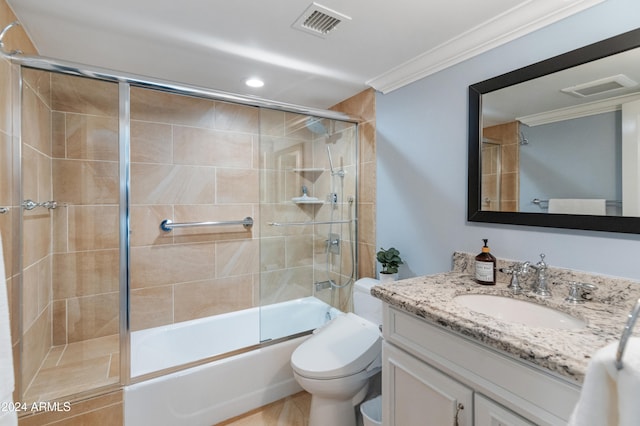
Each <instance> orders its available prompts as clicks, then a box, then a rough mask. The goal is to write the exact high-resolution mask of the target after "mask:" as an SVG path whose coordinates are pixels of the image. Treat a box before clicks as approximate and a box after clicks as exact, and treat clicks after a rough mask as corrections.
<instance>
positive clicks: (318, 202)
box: [291, 200, 324, 204]
mask: <svg viewBox="0 0 640 426" xmlns="http://www.w3.org/2000/svg"><path fill="white" fill-rule="evenodd" d="M291 201H293V203H294V204H324V201H323V200H310V201H305V200H297V201H294V200H291Z"/></svg>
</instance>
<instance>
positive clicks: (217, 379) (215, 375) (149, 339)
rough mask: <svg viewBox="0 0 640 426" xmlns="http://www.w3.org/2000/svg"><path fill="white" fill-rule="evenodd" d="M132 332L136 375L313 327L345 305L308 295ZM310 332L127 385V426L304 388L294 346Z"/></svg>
mask: <svg viewBox="0 0 640 426" xmlns="http://www.w3.org/2000/svg"><path fill="white" fill-rule="evenodd" d="M261 309H262V321H260V309H259V308H252V309H246V310H243V311H238V312H233V313H229V314H223V315H216V316H214V317H209V318H204V319H200V320H194V321H185V322H182V323H178V324H172V325H168V326H163V327H157V328H154V329H149V330H141V331H136V332H133V333H131V377H132V378H135V377H136V376H139V375H142V374H147V373H150V372H153V371H157V370H161V369H165V368H169V367H173V366H177V365H182V364H186V363H189V362H193V361H197V360H199V359H203V358H207V357H211V356H215V355H220V354H224V353H228V352H231V351H234V350H237V349H241V348H245V347H248V346H252V345H256V344H258V343H260V327H261V323H262V329H263V333H262V336H263V340H266V339H277V338H280V337H285V336H291V335H294V334H296V333H299V332H302V331H306V330H312V329H314V328H317V327H319V326H320V325H322V324H324V323H325V322H326V321H327V319H328V318H330V317H335V316H336V315H338V314H339V311H338V310H336V309H334V308H331V306H329V305H327V304H326V303H324V302H322V301H321V300H319V299H316V298H314V297H307V298H303V299H298V300H292V301H288V302H283V303H277V304H273V305H269V306H266V307H263V308H261ZM307 337H308V336H304V337H299V338H296V339H292V340H287V341H285V342H282V343H278V344H274V345H270V346H265V347H262V348H259V349H256V350H253V351H250V352H245V353H242V354H239V355H234V356H231V357H227V358H223V359H220V360H218V361H213V362H210V363H207V364H204V365H200V366H197V367H192V368H189V369H186V370H182V371H178V372H175V373H171V374H167V375H164V376H161V377H157V378H153V379H150V380H146V381H143V382H140V383H136V384H133V385H130V386H126V387H125V391H124V417H125V425H126V426H137V425H141V426H143V425H144V426H146V425H149V424H153V425H158V426H162V425H167V426H174V425H181V426H183V425H194V426H195V425H205V426H211V425H212V424H215V423H218V422H220V421H222V420H225V419H228V418H230V417H233V416H237V415H239V414H242V413H245V412H247V411H250V410H252V409H254V408H257V407H260V406H262V405H265V404H268V403H270V402H273V401H276V400H278V399H281V398H284V397H286V396H288V395H291V394H293V393H295V392H298V391H299V390H301V388H300V387H299V386H298V384H297V383H296V381H295V379H294V378H293V371H292V370H291V367H290V364H289V360H290V358H291V353H292V352H293V351H294V350H295V348H296V347H298V345H299V344H300V343H302V342H303V341H304V340H305V339H306V338H307Z"/></svg>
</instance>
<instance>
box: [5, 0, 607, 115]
mask: <svg viewBox="0 0 640 426" xmlns="http://www.w3.org/2000/svg"><path fill="white" fill-rule="evenodd" d="M7 1H8V3H9V5H10V6H11V8H12V9H13V11H14V12H15V14H16V16H17V17H18V19H19V20H20V22H21V23H22V24H23V26H24V27H25V28H26V30H27V32H28V34H29V35H30V37H31V39H32V40H33V42H34V44H35V46H36V48H37V49H38V51H39V52H40V54H41V55H43V56H48V57H53V58H57V59H63V60H67V61H73V62H79V63H83V64H89V65H93V66H98V67H104V68H109V69H112V70H119V71H125V72H128V73H133V74H139V75H144V76H149V77H153V78H158V79H163V80H170V81H176V82H180V83H186V84H190V85H195V86H202V87H206V88H211V89H216V90H221V91H226V92H231V93H236V94H242V95H250V96H258V97H260V98H264V99H269V100H274V101H278V102H284V103H290V104H297V105H304V106H307V107H313V108H328V107H330V106H332V105H334V104H336V103H338V102H340V101H342V100H344V99H347V98H349V97H351V96H353V95H354V94H357V93H359V92H360V91H362V90H364V89H366V88H367V87H373V88H374V89H376V90H378V91H380V92H382V93H388V92H390V91H392V90H394V89H397V88H399V87H402V86H404V85H406V84H409V83H411V82H413V81H415V80H417V79H420V78H422V77H425V76H427V75H429V74H432V73H435V72H437V71H439V70H442V69H444V68H446V67H448V66H451V65H454V64H456V63H459V62H461V61H464V60H465V59H468V58H470V57H472V56H475V55H477V54H479V53H482V52H484V51H487V50H489V49H491V48H493V47H496V46H498V45H501V44H503V43H506V42H508V41H510V40H513V39H515V38H517V37H520V36H522V35H524V34H527V33H529V32H532V31H534V30H536V29H538V28H541V27H543V26H546V25H549V24H551V23H553V22H556V21H558V20H560V19H563V18H565V17H567V16H570V15H572V14H574V13H577V12H579V11H581V10H584V9H585V8H588V7H591V6H593V5H595V4H597V3H600V2H601V1H604V0H483V1H470V0H423V1H418V0H394V1H393V2H389V1H388V0H349V1H345V0H318V3H320V5H322V6H325V7H327V8H329V10H330V11H335V12H339V14H341V17H340V20H341V22H340V23H339V24H338V25H337V26H336V27H335V29H333V30H332V31H331V32H329V34H327V35H326V36H324V37H321V36H319V35H314V34H310V33H308V32H304V31H301V30H298V29H295V28H293V24H294V22H295V21H296V20H298V18H300V17H301V16H302V15H303V14H304V12H305V10H307V8H308V7H309V6H311V5H312V2H311V1H310V0H304V1H303V0H269V1H264V0H263V1H257V0H233V1H220V0H218V1H216V0H207V1H205V0H182V1H180V2H178V1H175V0H109V1H104V0H101V1H96V0H47V1H42V0H7ZM250 77H258V78H260V79H262V80H264V82H265V85H264V86H263V87H261V88H253V89H252V88H249V87H247V86H246V85H245V83H244V82H245V80H246V79H248V78H250Z"/></svg>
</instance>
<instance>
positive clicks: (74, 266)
mask: <svg viewBox="0 0 640 426" xmlns="http://www.w3.org/2000/svg"><path fill="white" fill-rule="evenodd" d="M52 264H53V283H54V285H53V299H54V300H60V299H66V298H70V297H78V296H88V295H93V294H100V293H109V292H116V291H118V287H119V252H118V250H117V249H116V248H114V249H112V250H91V251H80V252H72V253H59V254H54V255H53V257H52Z"/></svg>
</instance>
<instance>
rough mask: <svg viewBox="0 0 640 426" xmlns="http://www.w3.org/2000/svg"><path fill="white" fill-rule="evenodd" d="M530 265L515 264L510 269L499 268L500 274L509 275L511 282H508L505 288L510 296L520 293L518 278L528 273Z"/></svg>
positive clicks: (520, 286)
mask: <svg viewBox="0 0 640 426" xmlns="http://www.w3.org/2000/svg"><path fill="white" fill-rule="evenodd" d="M530 263H531V262H524V263H515V264H513V265H512V266H511V267H510V268H500V272H503V273H505V274H510V275H511V282H509V286H508V287H507V288H508V289H509V290H511V293H512V294H521V293H522V285H521V284H520V279H519V277H520V276H521V275H524V274H526V273H527V272H528V270H529V269H528V268H529V264H530Z"/></svg>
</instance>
